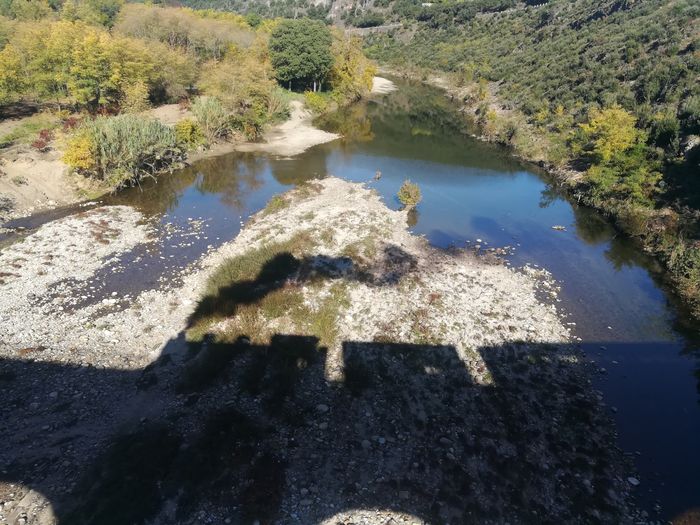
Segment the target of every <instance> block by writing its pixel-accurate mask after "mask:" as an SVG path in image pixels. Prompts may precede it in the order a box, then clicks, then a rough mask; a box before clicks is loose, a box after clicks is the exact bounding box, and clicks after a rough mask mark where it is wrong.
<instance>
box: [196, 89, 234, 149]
mask: <svg viewBox="0 0 700 525" xmlns="http://www.w3.org/2000/svg"><path fill="white" fill-rule="evenodd" d="M192 113H193V114H194V116H195V117H196V119H197V122H198V123H199V125H200V127H201V129H202V132H203V133H204V136H205V137H206V138H207V140H208V141H210V142H213V141H215V140H216V139H218V138H221V137H225V136H226V135H228V134H229V133H230V132H231V117H230V115H229V113H228V111H226V109H225V108H224V106H223V105H222V104H221V102H219V100H218V99H216V98H214V97H198V98H196V99H195V101H194V102H193V103H192Z"/></svg>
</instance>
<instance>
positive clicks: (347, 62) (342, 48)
mask: <svg viewBox="0 0 700 525" xmlns="http://www.w3.org/2000/svg"><path fill="white" fill-rule="evenodd" d="M334 36H335V38H334V39H333V46H332V51H333V67H332V68H331V71H330V83H331V86H332V87H333V91H334V92H335V93H337V95H338V96H339V97H340V98H342V100H343V101H344V102H348V101H355V100H359V99H360V98H362V97H363V96H364V95H366V94H367V93H369V92H370V90H371V89H372V79H373V78H374V75H375V73H376V72H377V68H376V67H374V64H372V62H370V61H369V60H368V59H367V57H365V55H364V53H363V52H362V41H361V40H360V39H359V38H358V37H349V38H346V37H345V36H344V35H343V34H340V33H338V34H336V35H334Z"/></svg>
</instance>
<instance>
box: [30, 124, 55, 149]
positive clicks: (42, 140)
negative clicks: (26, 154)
mask: <svg viewBox="0 0 700 525" xmlns="http://www.w3.org/2000/svg"><path fill="white" fill-rule="evenodd" d="M52 140H53V131H52V130H50V129H42V130H41V131H40V132H39V136H38V137H37V138H36V140H35V141H34V142H32V144H31V146H32V148H34V149H36V150H39V151H46V150H47V149H48V147H49V142H51V141H52Z"/></svg>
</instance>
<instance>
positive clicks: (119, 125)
mask: <svg viewBox="0 0 700 525" xmlns="http://www.w3.org/2000/svg"><path fill="white" fill-rule="evenodd" d="M184 156H185V154H184V150H183V148H182V147H181V146H180V145H179V144H178V140H177V135H176V132H175V129H173V128H171V127H169V126H166V125H164V124H162V123H160V122H158V121H157V120H148V119H144V118H143V117H138V116H136V115H131V114H125V115H118V116H116V117H97V118H95V119H93V120H88V121H85V122H83V124H82V125H81V126H80V127H79V128H78V130H77V131H76V133H75V135H74V136H73V138H72V139H71V140H70V141H69V143H68V147H67V149H66V152H65V154H64V156H63V160H64V162H66V164H68V165H69V166H71V167H73V168H74V169H76V170H78V171H80V172H82V173H84V174H86V175H88V176H91V177H94V178H96V179H98V180H100V181H103V182H105V183H106V184H107V185H108V186H110V187H111V188H113V189H115V190H116V189H119V188H122V187H125V186H130V185H134V184H137V183H138V182H139V181H141V180H142V179H143V178H144V177H147V176H150V175H153V174H154V173H158V172H161V171H165V170H168V169H171V168H173V167H174V166H176V165H179V163H180V161H181V160H183V159H184Z"/></svg>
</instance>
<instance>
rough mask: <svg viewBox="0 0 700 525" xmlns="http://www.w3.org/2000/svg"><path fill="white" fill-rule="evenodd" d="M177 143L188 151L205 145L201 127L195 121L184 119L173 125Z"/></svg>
mask: <svg viewBox="0 0 700 525" xmlns="http://www.w3.org/2000/svg"><path fill="white" fill-rule="evenodd" d="M175 137H176V138H177V143H178V144H181V145H182V146H184V147H185V148H186V149H188V150H192V149H197V148H198V147H199V146H202V145H204V144H205V143H206V138H205V136H204V132H203V131H202V128H201V126H200V125H199V123H197V121H196V120H194V119H191V118H186V119H183V120H181V121H180V122H178V123H177V124H175Z"/></svg>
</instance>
